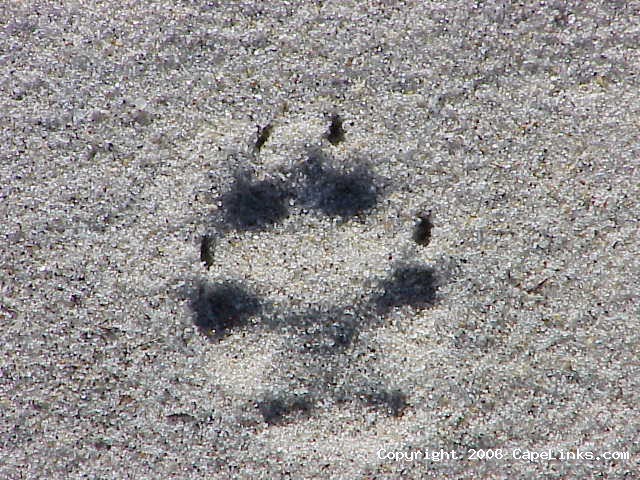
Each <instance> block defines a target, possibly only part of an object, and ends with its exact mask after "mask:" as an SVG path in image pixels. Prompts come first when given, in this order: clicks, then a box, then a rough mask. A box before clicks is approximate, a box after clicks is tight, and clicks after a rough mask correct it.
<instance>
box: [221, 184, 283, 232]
mask: <svg viewBox="0 0 640 480" xmlns="http://www.w3.org/2000/svg"><path fill="white" fill-rule="evenodd" d="M291 195H292V193H291V191H290V190H288V189H286V188H285V187H284V186H283V185H282V184H281V183H278V182H276V181H273V180H262V181H258V182H252V181H251V179H250V178H249V176H248V174H239V175H237V176H236V181H235V183H234V185H233V186H232V188H231V190H229V191H228V192H227V193H225V194H224V195H223V196H222V204H223V206H224V215H225V221H226V222H227V224H229V225H230V226H231V227H233V228H235V229H237V230H247V229H250V228H262V227H266V226H268V225H271V224H274V223H277V222H279V221H281V220H283V219H284V218H286V217H287V216H288V215H289V207H288V202H287V200H288V199H289V198H290V197H291Z"/></svg>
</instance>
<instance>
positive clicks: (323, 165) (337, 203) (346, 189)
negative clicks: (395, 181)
mask: <svg viewBox="0 0 640 480" xmlns="http://www.w3.org/2000/svg"><path fill="white" fill-rule="evenodd" d="M300 170H301V172H302V174H303V175H304V177H305V180H306V182H305V185H304V186H303V189H302V192H301V199H302V202H303V204H306V205H309V206H311V207H313V208H317V209H318V210H320V211H321V212H322V213H324V214H325V215H328V216H330V217H341V218H343V219H347V218H350V217H354V216H356V215H360V214H362V213H366V212H367V211H369V210H371V209H373V208H374V207H375V206H376V204H377V202H378V191H377V188H376V185H375V182H374V178H373V175H372V174H371V173H370V172H369V170H367V169H366V167H365V166H363V165H357V166H355V167H354V168H352V169H351V170H346V171H340V170H338V169H336V168H335V167H333V166H331V164H330V161H329V159H328V157H327V156H326V155H325V154H324V153H322V152H321V151H319V150H314V151H311V152H310V154H309V158H308V160H307V161H306V163H305V164H303V165H302V167H301V169H300Z"/></svg>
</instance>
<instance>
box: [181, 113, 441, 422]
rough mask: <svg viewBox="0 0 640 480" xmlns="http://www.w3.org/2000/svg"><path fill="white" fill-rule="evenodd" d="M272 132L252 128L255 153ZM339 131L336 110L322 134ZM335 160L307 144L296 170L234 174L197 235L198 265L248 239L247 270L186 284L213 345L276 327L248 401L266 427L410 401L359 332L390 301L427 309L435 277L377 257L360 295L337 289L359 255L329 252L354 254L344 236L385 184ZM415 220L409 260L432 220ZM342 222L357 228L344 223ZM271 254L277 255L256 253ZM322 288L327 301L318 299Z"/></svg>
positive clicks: (370, 209) (334, 137)
mask: <svg viewBox="0 0 640 480" xmlns="http://www.w3.org/2000/svg"><path fill="white" fill-rule="evenodd" d="M272 130H273V128H272V127H271V126H270V125H269V126H267V127H265V128H263V129H262V130H259V131H258V140H257V141H256V143H255V150H254V151H255V153H256V154H257V153H259V150H260V149H261V148H262V147H263V145H264V144H265V143H266V142H267V141H268V139H269V135H270V134H271V132H272ZM344 137H345V132H344V130H343V128H342V121H341V119H340V117H338V116H337V115H334V116H333V117H332V119H331V126H330V127H329V131H328V133H327V134H326V135H325V139H326V140H327V141H329V143H330V144H331V145H335V144H337V143H339V142H341V141H342V140H343V139H344ZM330 148H331V146H328V149H330ZM336 163H337V162H336V161H335V160H334V159H333V158H332V157H331V156H330V155H329V154H328V153H327V152H326V151H323V150H321V149H317V148H316V149H311V150H308V152H307V154H306V156H305V158H304V159H302V160H301V161H300V162H299V163H298V164H297V165H295V166H294V167H292V168H289V169H288V170H286V171H280V172H276V173H274V174H273V175H271V176H269V175H265V176H264V177H262V179H258V178H255V176H254V175H250V174H248V173H246V172H241V173H237V174H236V177H235V181H234V182H233V184H232V185H231V187H230V188H229V189H228V190H227V191H226V192H224V193H222V194H221V195H220V199H219V200H220V201H219V205H220V209H219V210H218V211H217V214H216V218H215V219H214V221H213V224H214V225H213V228H210V230H209V233H207V234H206V235H204V236H203V237H202V242H201V255H200V259H201V261H202V262H203V264H204V265H205V266H206V268H207V270H209V269H210V267H212V266H213V265H214V264H215V263H216V261H217V260H218V258H219V257H221V256H222V257H224V255H225V249H232V248H233V244H234V242H235V243H238V242H243V241H244V242H250V241H252V239H253V240H254V241H255V252H256V253H255V254H251V251H252V250H251V249H248V250H249V254H248V255H249V256H250V257H251V258H250V259H249V261H248V262H249V263H250V264H251V265H250V268H249V270H248V273H247V272H245V273H243V274H242V275H240V274H239V273H238V272H236V271H229V272H225V274H224V275H223V276H222V278H221V279H218V280H216V281H212V280H210V279H209V278H207V277H204V278H203V279H202V280H201V281H200V282H199V285H198V286H197V288H195V289H194V292H193V295H192V301H191V309H192V311H193V319H194V323H195V324H196V326H197V327H198V328H199V330H200V331H201V332H202V333H203V334H204V335H206V336H207V337H208V338H209V339H211V340H212V342H213V344H214V345H215V344H217V343H218V342H233V341H234V337H235V336H237V335H242V333H243V332H246V331H248V330H250V331H256V330H257V331H262V332H265V333H267V332H268V333H273V332H276V333H277V334H280V335H282V338H283V339H284V341H283V347H282V348H281V350H280V351H278V352H276V354H275V356H274V358H275V361H274V362H273V364H274V365H273V366H272V367H271V371H269V373H268V374H267V375H266V376H265V380H264V383H265V384H264V389H263V390H264V391H265V392H266V393H263V394H261V395H259V397H258V398H255V399H254V400H253V402H252V404H251V405H250V406H248V408H253V409H254V410H257V412H258V413H259V415H261V416H262V419H263V420H264V421H266V422H267V423H269V424H276V423H283V422H291V421H295V420H296V419H300V418H301V417H302V418H304V417H307V416H309V415H313V412H314V410H315V409H316V408H320V406H321V405H322V408H326V406H327V404H329V405H331V406H335V405H343V404H350V405H356V406H364V407H367V408H373V409H381V410H382V411H384V412H386V413H387V414H389V415H392V416H401V415H402V414H403V411H404V410H405V409H406V408H407V407H408V406H409V405H410V403H411V401H410V395H409V394H408V393H406V392H405V391H403V389H401V388H397V387H394V386H393V384H391V383H390V382H389V380H388V379H387V378H385V375H384V374H383V373H381V372H380V370H381V369H380V367H379V366H378V365H376V362H375V361H371V359H372V358H374V359H375V358H376V355H377V353H376V352H375V351H372V348H371V347H370V346H369V345H368V344H367V342H366V339H363V338H362V337H363V336H364V337H366V336H367V335H366V334H367V332H371V331H373V330H375V328H376V327H380V326H382V325H384V324H385V322H387V321H389V317H390V315H391V314H392V313H393V311H394V310H395V309H397V308H403V307H409V308H412V309H415V310H421V309H425V308H429V307H430V306H432V305H433V304H434V303H435V301H436V291H437V288H438V283H439V281H438V276H437V275H436V273H435V271H434V269H432V268H431V267H430V266H428V265H425V264H422V263H420V262H416V261H414V260H413V259H412V258H405V259H403V260H401V261H399V262H398V261H390V259H389V258H388V257H386V256H385V257H384V262H379V263H385V265H384V267H385V268H386V271H387V272H389V271H390V273H387V274H386V276H385V277H382V278H380V277H378V276H376V275H373V276H371V277H369V278H366V277H365V278H364V280H363V282H364V283H365V284H366V285H365V286H362V285H360V287H359V289H360V290H359V292H360V293H359V294H358V295H356V294H355V293H354V294H353V295H355V296H354V297H353V298H349V297H348V296H347V295H348V293H349V289H348V288H347V287H344V290H342V285H343V284H345V283H348V282H341V280H342V279H344V276H346V275H349V273H350V271H349V267H348V265H347V266H346V267H345V266H344V264H345V263H347V264H348V263H349V262H351V263H357V262H358V261H359V258H358V257H357V255H356V258H347V259H346V260H347V262H344V260H345V259H344V258H343V257H339V258H337V260H336V261H335V262H332V261H331V259H332V258H331V255H332V253H333V255H337V253H336V252H342V251H343V250H344V251H346V252H347V253H348V252H350V251H353V250H354V249H355V251H356V252H357V251H358V248H360V243H359V239H358V238H353V237H354V236H356V235H357V234H358V232H363V235H364V234H366V225H365V223H366V220H367V218H370V216H371V215H372V214H373V213H374V212H377V213H378V214H380V213H381V208H382V207H381V199H382V198H384V195H385V187H384V183H385V182H384V179H382V178H379V177H377V176H376V175H374V174H373V173H372V171H371V169H370V168H368V166H367V165H366V163H364V162H358V163H353V164H351V165H341V166H340V167H338V166H337V165H336ZM272 173H273V172H272ZM382 213H384V212H382ZM379 216H380V215H378V217H379ZM415 218H416V223H415V225H414V227H413V231H409V232H406V237H407V238H408V239H409V241H410V242H412V244H413V250H410V251H409V253H408V254H406V255H405V257H412V256H415V255H413V253H412V252H415V249H416V248H417V249H419V248H423V247H424V246H426V245H427V244H428V243H429V242H430V239H431V233H432V226H433V225H432V220H431V216H430V215H429V214H428V213H422V212H417V213H415ZM350 225H351V226H354V225H355V226H356V227H358V226H359V227H360V229H359V230H358V228H356V229H355V230H348V228H345V227H348V226H350ZM305 230H307V231H305ZM345 230H346V231H347V233H346V234H345V233H344V232H345ZM340 235H346V236H344V237H340ZM231 237H233V240H230V238H231ZM336 237H337V239H336ZM256 238H257V240H256ZM372 238H373V240H372ZM378 238H379V237H378ZM368 242H369V244H374V246H373V249H377V250H380V249H379V248H378V247H376V246H375V237H372V236H371V235H369V239H368ZM345 243H350V245H351V249H347V248H346V247H345V245H344V244H345ZM364 243H365V242H364V241H363V243H362V244H363V245H364ZM264 245H266V246H264ZM343 247H345V248H343ZM363 248H364V247H363ZM274 251H278V252H280V254H281V255H282V256H285V258H283V259H280V258H277V259H271V260H265V258H267V257H269V256H271V255H272V252H274ZM309 252H311V253H309ZM244 254H245V256H246V255H247V249H245V251H244ZM383 254H384V253H383ZM252 255H253V256H252ZM231 257H232V258H237V257H233V255H231ZM286 257H288V258H286ZM300 258H302V260H301V261H298V260H299V259H300ZM377 258H379V257H377ZM389 263H390V265H389ZM223 264H224V265H229V262H224V263H223ZM336 264H340V265H339V266H338V267H336ZM334 267H335V268H334ZM388 267H391V269H390V270H389V268H388ZM218 270H220V265H218ZM311 270H315V271H316V273H317V275H316V277H315V278H316V282H315V283H314V282H313V280H312V279H310V274H309V273H308V272H309V271H311ZM258 271H259V272H260V274H261V275H262V278H261V279H259V280H258V281H257V284H258V285H259V288H255V287H254V285H255V283H256V282H252V281H251V279H252V277H260V275H259V274H258V273H257V272H258ZM270 273H271V274H272V275H270ZM247 277H249V279H248V278H247ZM276 277H277V278H286V279H288V280H287V281H286V282H284V284H281V285H277V284H276V283H277V282H274V281H272V278H276ZM354 278H355V280H354ZM354 278H351V279H349V280H350V281H351V283H357V280H358V279H360V280H362V277H357V276H356V277H354ZM309 285H310V286H309ZM305 288H306V289H307V290H306V291H304V292H303V291H302V290H303V289H305ZM323 288H324V291H323ZM283 290H286V291H285V292H284V293H283ZM258 291H259V292H260V293H257V292H258ZM323 296H324V297H326V298H318V297H323ZM274 298H276V300H274Z"/></svg>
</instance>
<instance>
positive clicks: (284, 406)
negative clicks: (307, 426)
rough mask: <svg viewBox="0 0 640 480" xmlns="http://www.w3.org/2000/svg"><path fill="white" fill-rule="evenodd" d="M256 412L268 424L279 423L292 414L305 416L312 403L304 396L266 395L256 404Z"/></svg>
mask: <svg viewBox="0 0 640 480" xmlns="http://www.w3.org/2000/svg"><path fill="white" fill-rule="evenodd" d="M257 407H258V411H259V412H260V414H261V415H262V417H263V418H264V421H265V422H267V423H268V424H271V425H273V424H276V423H281V422H283V421H284V420H285V418H286V417H289V416H291V415H292V414H294V413H299V414H302V415H303V416H307V415H308V414H309V412H310V411H311V410H312V408H313V401H312V400H311V399H309V398H308V396H304V395H291V394H282V393H279V394H268V395H266V396H265V397H264V398H262V399H261V400H259V401H258V402H257Z"/></svg>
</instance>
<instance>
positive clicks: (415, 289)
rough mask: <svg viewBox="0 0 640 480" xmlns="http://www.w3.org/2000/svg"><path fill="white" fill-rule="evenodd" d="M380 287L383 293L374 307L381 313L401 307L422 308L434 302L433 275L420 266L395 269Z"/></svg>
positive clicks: (428, 269) (435, 284)
mask: <svg viewBox="0 0 640 480" xmlns="http://www.w3.org/2000/svg"><path fill="white" fill-rule="evenodd" d="M381 286H382V288H383V289H384V293H383V294H382V295H381V296H380V297H379V298H378V299H377V301H376V306H377V307H378V310H379V311H381V312H383V313H384V312H387V311H388V310H389V309H390V308H393V307H400V306H402V305H409V306H412V307H421V308H424V307H428V306H431V305H433V303H434V302H435V300H436V289H437V281H436V276H435V273H434V271H433V269H431V268H428V267H424V266H422V265H404V266H401V267H399V268H397V269H396V270H395V271H394V272H393V276H392V277H391V278H390V279H388V280H385V281H384V282H382V285H381Z"/></svg>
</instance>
